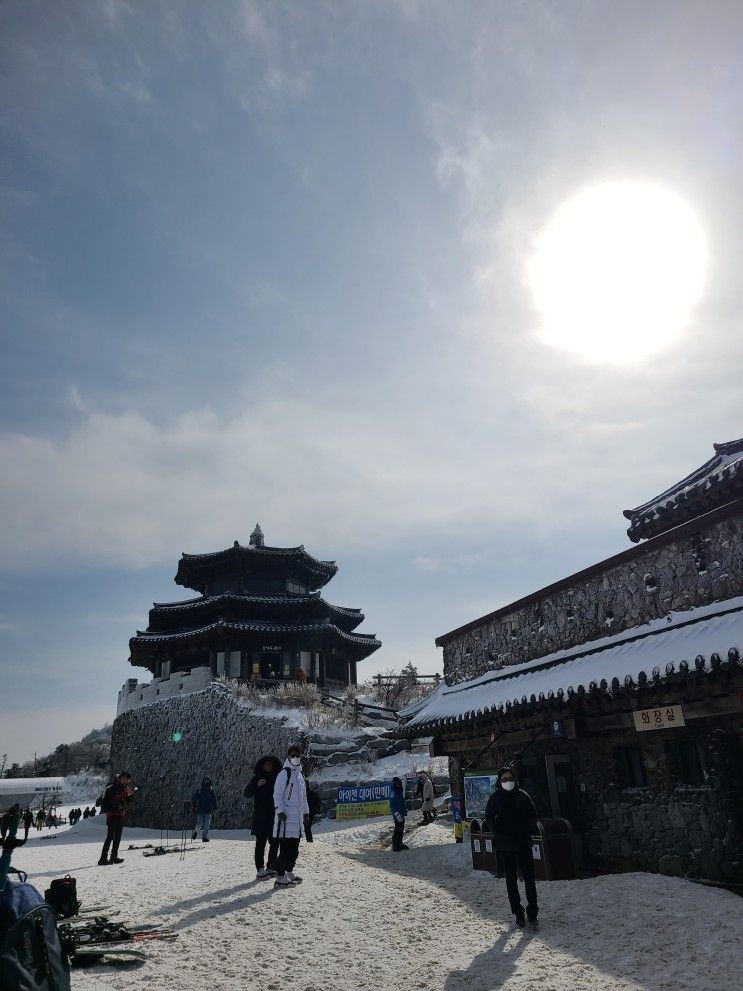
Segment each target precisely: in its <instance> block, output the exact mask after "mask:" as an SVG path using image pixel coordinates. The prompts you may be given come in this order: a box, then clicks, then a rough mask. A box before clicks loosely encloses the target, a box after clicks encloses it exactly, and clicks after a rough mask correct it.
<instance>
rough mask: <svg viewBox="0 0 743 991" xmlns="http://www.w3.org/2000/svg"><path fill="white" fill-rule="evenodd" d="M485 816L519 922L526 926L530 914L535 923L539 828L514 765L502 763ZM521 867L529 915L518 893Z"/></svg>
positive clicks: (520, 924) (512, 909) (513, 910)
mask: <svg viewBox="0 0 743 991" xmlns="http://www.w3.org/2000/svg"><path fill="white" fill-rule="evenodd" d="M485 818H486V819H487V821H488V823H489V824H490V829H491V831H492V833H493V846H494V847H495V849H496V851H497V853H498V862H499V864H500V865H501V866H502V868H503V871H504V873H505V875H506V888H507V890H508V901H509V903H510V905H511V911H512V912H513V914H514V915H515V916H516V923H517V925H519V926H523V925H524V924H525V923H526V919H527V918H528V919H529V922H530V923H531V924H532V925H536V924H537V916H538V914H539V906H538V905H537V886H536V884H535V882H534V856H533V854H532V848H531V838H532V836H533V835H534V833H536V832H537V810H536V807H535V805H534V802H533V801H532V800H531V796H530V795H528V794H527V793H526V792H525V791H523V790H522V789H521V788H519V786H518V782H517V781H516V775H515V774H514V772H513V768H510V767H502V768H501V769H500V770H499V771H498V783H497V784H496V787H495V790H494V792H493V794H492V795H491V796H490V798H489V799H488V804H487V806H486V807H485ZM519 868H521V875H522V877H523V879H524V889H525V891H526V916H524V908H523V905H522V904H521V896H520V895H519V885H518V879H517V878H518V869H519Z"/></svg>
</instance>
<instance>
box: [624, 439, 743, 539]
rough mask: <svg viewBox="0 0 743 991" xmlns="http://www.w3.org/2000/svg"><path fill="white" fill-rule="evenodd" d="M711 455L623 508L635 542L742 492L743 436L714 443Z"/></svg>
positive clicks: (661, 531)
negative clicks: (661, 489) (663, 487)
mask: <svg viewBox="0 0 743 991" xmlns="http://www.w3.org/2000/svg"><path fill="white" fill-rule="evenodd" d="M712 446H713V447H714V449H715V454H714V457H712V458H710V459H709V461H706V462H705V463H704V464H703V465H702V466H701V467H700V468H697V469H696V471H693V472H692V473H691V474H690V475H687V476H686V478H682V479H681V481H680V482H676V484H675V485H672V486H671V488H669V489H666V490H665V492H661V494H660V495H657V496H655V497H654V498H653V499H650V500H649V502H646V503H643V505H642V506H638V507H637V508H636V509H625V510H624V515H625V516H626V517H627V519H628V520H630V521H631V522H630V526H629V529H628V530H627V535H628V536H629V538H630V540H633V541H635V542H637V541H638V540H642V539H643V538H645V537H654V536H655V535H656V534H658V533H663V532H664V531H666V530H669V529H670V528H671V527H674V526H678V524H679V523H684V522H686V520H690V519H693V518H694V517H696V516H699V515H700V514H701V513H704V512H706V511H708V510H710V509H714V508H716V507H717V506H721V505H723V504H724V503H727V502H730V501H732V500H733V499H738V498H740V497H741V496H743V438H741V439H740V440H732V441H728V442H727V443H725V444H713V445H712Z"/></svg>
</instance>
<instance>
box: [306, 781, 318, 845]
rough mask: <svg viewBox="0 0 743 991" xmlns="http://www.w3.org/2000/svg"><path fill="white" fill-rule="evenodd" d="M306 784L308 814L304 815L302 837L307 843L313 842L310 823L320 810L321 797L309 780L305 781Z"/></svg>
mask: <svg viewBox="0 0 743 991" xmlns="http://www.w3.org/2000/svg"><path fill="white" fill-rule="evenodd" d="M305 785H306V786H307V806H308V808H309V810H310V814H309V815H306V816H305V817H304V838H305V839H306V840H307V842H308V843H313V842H314V839H313V836H312V824H313V822H314V821H315V819H316V818H317V817H318V816H319V815H320V813H321V812H322V799H321V798H320V793H319V792H317V791H315V789H314V788H313V787H312V785H311V784H310V783H309V781H305Z"/></svg>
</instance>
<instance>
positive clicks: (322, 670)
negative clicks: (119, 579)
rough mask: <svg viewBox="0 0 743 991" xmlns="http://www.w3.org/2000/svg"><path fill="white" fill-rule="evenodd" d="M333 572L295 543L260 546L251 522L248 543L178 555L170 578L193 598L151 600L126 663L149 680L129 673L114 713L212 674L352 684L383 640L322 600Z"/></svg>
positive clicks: (197, 686)
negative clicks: (322, 591) (360, 665)
mask: <svg viewBox="0 0 743 991" xmlns="http://www.w3.org/2000/svg"><path fill="white" fill-rule="evenodd" d="M337 571H338V566H337V565H336V563H335V562H334V561H321V560H318V559H317V558H315V557H313V556H312V555H311V554H308V553H307V551H306V550H305V549H304V546H303V545H300V546H298V547H268V546H266V544H265V540H264V537H263V531H262V530H261V528H260V526H258V525H256V527H255V530H254V531H253V533H252V534H251V536H250V541H249V543H248V546H247V547H245V546H242V545H241V544H239V543H238V542H237V541H235V543H234V545H233V546H232V547H229V548H227V549H226V550H223V551H216V552H214V553H211V554H183V555H182V556H181V559H180V561H179V563H178V571H177V573H176V576H175V581H176V584H178V585H182V586H184V587H185V588H189V589H193V591H194V592H197V593H198V598H195V599H186V600H184V601H180V602H167V603H158V602H156V603H154V604H153V607H152V609H151V610H150V616H149V625H148V627H147V629H146V630H143V631H138V632H137V634H136V636H134V637H132V639H131V640H130V641H129V650H130V658H129V659H130V662H131V663H132V664H133V665H135V666H139V667H145V668H147V669H148V670H149V671H150V672H151V674H152V681H151V683H149V684H146V685H140V684H139V682H138V679H136V678H130V679H128V680H127V682H126V683H125V684H124V686H123V688H122V689H121V691H120V693H119V704H118V712H119V714H120V713H122V712H126V711H128V710H129V709H132V708H138V707H139V706H140V705H144V704H146V703H148V702H156V701H159V700H161V699H164V698H170V697H172V696H177V695H181V694H188V693H189V692H194V691H201V690H203V689H204V688H205V687H206V686H207V685H208V684H209V683H210V681H211V680H212V679H213V678H216V677H218V676H220V675H222V676H227V677H229V678H235V679H238V680H244V681H247V680H252V681H258V682H265V683H268V684H278V683H280V682H281V681H286V680H292V679H295V678H301V679H303V680H306V681H307V682H310V683H313V684H317V685H319V686H322V687H327V688H329V689H336V690H339V689H340V690H342V689H344V688H346V687H347V686H348V685H355V684H356V665H357V664H358V662H359V661H362V660H363V659H364V658H365V657H368V656H369V654H371V653H373V652H374V651H375V650H377V649H378V648H379V647H380V646H381V644H380V641H379V640H377V639H376V637H375V636H373V635H372V634H369V633H358V632H357V630H356V628H357V627H358V626H359V625H360V624H361V623H362V622H363V621H364V614H363V613H362V612H361V610H360V609H350V608H346V607H344V606H336V605H333V604H331V603H330V602H328V601H326V600H325V599H324V598H323V597H322V596H321V594H320V591H319V590H320V589H321V588H323V586H325V585H327V583H328V582H329V581H330V580H331V578H333V576H334V575H335V574H336V572H337Z"/></svg>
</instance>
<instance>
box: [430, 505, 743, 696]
mask: <svg viewBox="0 0 743 991" xmlns="http://www.w3.org/2000/svg"><path fill="white" fill-rule="evenodd" d="M736 595H743V516H734V517H730V518H728V519H724V520H720V521H718V522H717V523H715V524H713V525H711V526H708V527H707V528H706V529H703V530H700V531H699V532H698V533H696V534H687V535H684V536H681V537H679V538H678V539H677V540H675V541H673V542H671V543H668V544H665V545H663V546H660V547H653V546H652V545H651V546H648V547H647V553H645V554H644V555H642V556H640V557H637V558H635V559H634V560H631V561H628V562H625V563H623V564H620V565H618V566H616V567H614V568H610V569H608V570H607V571H605V572H604V573H602V574H598V575H594V576H593V577H591V578H589V579H588V580H586V581H584V582H582V583H580V584H576V585H574V586H572V587H570V588H566V589H562V590H561V591H558V592H555V593H553V594H552V595H549V596H547V597H545V598H544V599H542V600H540V601H539V602H537V603H534V604H531V605H529V606H525V607H522V608H520V609H514V610H513V612H509V613H507V614H505V615H503V616H499V617H498V618H496V619H494V620H491V621H490V622H489V623H487V624H484V625H482V626H479V627H477V628H476V629H473V630H470V631H468V632H466V633H463V634H462V635H461V636H458V637H457V638H455V639H453V640H452V641H450V642H449V643H447V644H445V645H444V677H445V678H446V681H447V682H448V683H449V684H452V683H455V682H458V681H464V680H466V679H468V678H473V677H476V676H477V675H481V674H484V673H485V672H486V671H491V670H493V669H497V668H502V667H506V666H508V665H512V664H520V663H522V662H523V661H529V660H532V659H533V658H536V657H542V656H544V655H545V654H549V653H552V652H553V651H556V650H562V649H565V648H568V647H573V646H576V645H579V644H582V643H587V642H589V641H591V640H596V639H598V638H599V637H604V636H608V635H610V634H612V633H619V632H621V631H622V630H627V629H630V628H632V627H634V626H638V625H640V624H642V623H645V622H647V621H648V620H651V619H656V618H660V617H662V616H665V615H666V614H667V613H668V612H669V611H670V610H672V609H673V610H684V609H690V608H692V607H694V606H702V605H707V604H709V603H711V602H715V601H720V600H723V599H728V598H732V597H733V596H736Z"/></svg>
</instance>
